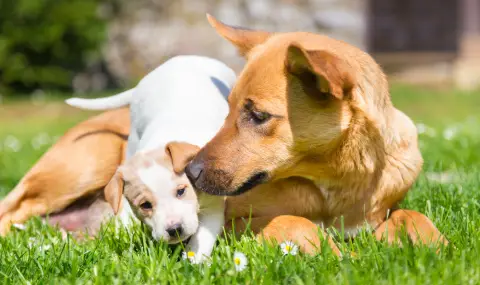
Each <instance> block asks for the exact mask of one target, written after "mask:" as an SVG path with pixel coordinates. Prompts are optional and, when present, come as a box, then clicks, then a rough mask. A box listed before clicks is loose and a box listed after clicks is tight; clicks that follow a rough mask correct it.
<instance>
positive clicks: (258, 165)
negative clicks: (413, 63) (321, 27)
mask: <svg viewBox="0 0 480 285" xmlns="http://www.w3.org/2000/svg"><path fill="white" fill-rule="evenodd" d="M208 18H209V22H210V24H211V25H212V26H213V27H214V28H215V29H216V30H217V32H218V33H219V34H220V35H221V36H223V37H224V38H226V39H227V40H229V41H230V42H231V43H233V44H234V45H235V46H236V47H237V49H238V50H239V52H240V53H241V54H242V55H244V56H245V57H246V58H247V64H246V66H245V68H244V70H243V71H242V73H241V74H240V76H239V78H238V81H237V83H236V86H235V87H234V89H233V90H232V92H231V94H230V96H229V107H230V113H229V115H228V117H227V118H226V121H225V123H224V125H223V128H222V129H221V130H220V131H219V133H218V134H217V135H216V136H215V137H214V138H213V139H212V140H211V141H210V142H209V143H208V144H207V145H206V146H205V147H204V148H203V149H202V150H201V151H200V153H199V154H198V155H197V156H196V158H195V159H194V160H193V161H192V162H191V163H190V165H189V166H188V167H187V169H186V173H187V175H188V177H189V179H190V180H191V181H192V182H193V183H194V185H195V186H196V187H197V188H198V189H201V190H203V191H205V192H208V193H210V194H216V195H238V194H241V193H243V192H245V191H248V190H250V189H251V188H253V187H254V186H256V185H258V184H260V183H263V182H266V181H269V180H272V179H278V178H285V177H291V176H302V177H306V178H311V179H312V180H315V178H316V176H318V175H322V174H321V172H322V171H324V172H329V171H330V170H327V168H325V169H324V170H322V169H321V168H319V167H318V165H322V164H324V165H328V164H329V163H330V160H329V158H330V157H332V156H335V155H336V152H337V151H338V147H339V146H340V145H343V144H345V139H343V138H344V137H345V136H346V135H347V134H346V133H347V132H349V130H350V129H351V125H352V121H353V120H355V118H356V116H355V113H356V112H360V110H362V109H363V110H365V109H372V111H373V112H372V113H374V114H375V111H374V110H373V109H375V110H378V109H379V108H380V109H381V108H382V107H379V106H389V105H390V101H389V97H388V87H387V83H386V80H385V78H384V76H383V73H382V72H381V70H380V68H379V67H378V65H377V64H376V63H375V62H374V61H373V59H371V58H370V56H368V55H367V54H366V53H364V52H362V51H360V50H359V49H357V48H355V47H352V46H350V45H348V44H346V43H343V42H340V41H337V40H333V39H330V38H328V37H325V36H321V35H316V34H312V33H304V32H295V33H268V32H263V31H252V30H244V29H240V28H235V27H231V26H227V25H225V24H223V23H221V22H219V21H217V20H215V19H214V18H213V17H211V16H209V17H208ZM365 81H368V82H367V83H368V84H362V82H365ZM370 86H376V88H378V90H373V89H372V88H371V87H370ZM367 96H368V97H369V98H368V99H367V98H366V97H367ZM382 112H383V110H382ZM357 123H358V122H355V124H357ZM347 147H354V146H347ZM312 165H316V166H317V167H315V168H316V169H312V167H311V166H312ZM330 166H331V167H329V169H331V168H332V167H335V166H333V165H330ZM323 175H327V176H328V175H330V174H329V173H324V174H323Z"/></svg>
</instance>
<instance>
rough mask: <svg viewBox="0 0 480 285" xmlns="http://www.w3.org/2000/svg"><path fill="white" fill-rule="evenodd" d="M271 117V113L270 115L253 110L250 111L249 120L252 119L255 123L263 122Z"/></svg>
mask: <svg viewBox="0 0 480 285" xmlns="http://www.w3.org/2000/svg"><path fill="white" fill-rule="evenodd" d="M271 117H272V115H270V114H269V113H267V112H260V111H255V110H251V111H250V119H251V121H253V122H254V123H255V124H257V125H260V124H263V123H265V122H266V121H268V120H269V119H270V118H271Z"/></svg>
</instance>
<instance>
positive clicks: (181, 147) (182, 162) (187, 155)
mask: <svg viewBox="0 0 480 285" xmlns="http://www.w3.org/2000/svg"><path fill="white" fill-rule="evenodd" d="M199 150H200V148H199V147H198V146H196V145H193V144H189V143H185V142H171V143H168V144H167V146H166V147H165V152H166V153H167V155H168V156H170V159H171V160H172V165H173V171H174V172H175V173H176V174H180V173H183V172H184V171H185V167H186V166H187V164H188V163H189V162H190V161H191V160H192V159H193V158H194V157H195V155H196V154H197V153H198V151H199Z"/></svg>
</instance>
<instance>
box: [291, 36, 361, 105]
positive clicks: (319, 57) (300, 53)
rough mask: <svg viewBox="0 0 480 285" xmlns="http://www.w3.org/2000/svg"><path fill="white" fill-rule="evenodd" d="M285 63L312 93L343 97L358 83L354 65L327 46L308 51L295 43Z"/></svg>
mask: <svg viewBox="0 0 480 285" xmlns="http://www.w3.org/2000/svg"><path fill="white" fill-rule="evenodd" d="M285 67H286V70H287V72H288V73H290V74H292V75H294V76H296V77H297V78H298V79H300V81H301V82H302V84H303V85H304V87H306V88H304V89H305V90H306V91H307V92H308V93H316V94H317V95H318V96H322V97H324V98H325V97H326V96H327V97H328V96H329V95H332V96H333V97H335V98H337V99H343V98H344V95H345V94H346V93H348V92H349V91H350V90H351V89H352V88H353V85H354V83H355V82H354V77H353V72H352V70H351V67H350V66H348V65H347V64H346V63H345V62H344V61H343V60H341V59H340V58H338V57H337V56H335V55H333V54H331V53H329V52H327V51H323V50H314V51H307V50H305V49H303V47H301V46H300V45H299V44H297V43H292V44H290V46H289V47H288V50H287V58H286V60H285Z"/></svg>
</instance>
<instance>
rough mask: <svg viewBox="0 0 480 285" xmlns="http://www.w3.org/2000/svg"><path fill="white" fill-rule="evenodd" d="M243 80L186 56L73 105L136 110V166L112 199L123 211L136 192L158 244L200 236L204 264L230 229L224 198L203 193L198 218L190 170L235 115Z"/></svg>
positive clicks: (111, 192) (194, 246) (130, 164)
mask: <svg viewBox="0 0 480 285" xmlns="http://www.w3.org/2000/svg"><path fill="white" fill-rule="evenodd" d="M235 80H236V76H235V73H234V71H233V70H231V69H230V68H229V67H227V66H226V65H225V64H223V63H222V62H220V61H217V60H214V59H211V58H206V57H200V56H178V57H174V58H172V59H170V60H168V61H167V62H165V63H164V64H162V65H161V66H160V67H158V68H157V69H155V70H154V71H152V72H151V73H149V74H148V75H147V76H145V77H144V78H143V79H142V80H141V81H140V83H139V84H138V85H137V86H136V87H135V88H133V89H131V90H128V91H125V92H123V93H120V94H118V95H116V96H112V97H108V98H99V99H90V100H89V99H80V98H72V99H69V100H67V103H68V104H69V105H72V106H75V107H79V108H84V109H91V110H105V109H111V108H117V107H121V106H125V105H128V104H130V117H131V131H130V135H129V138H128V146H127V160H128V161H127V163H126V164H125V166H122V167H120V168H119V170H118V172H117V174H116V175H115V177H114V178H113V179H112V181H111V182H110V183H109V185H107V187H106V188H105V194H106V198H107V200H108V201H109V202H110V203H111V204H112V207H113V208H114V210H115V211H118V209H119V208H120V204H121V201H122V199H120V197H121V195H122V192H123V190H124V189H125V192H126V193H127V191H128V193H131V194H129V195H125V196H126V197H127V201H128V204H130V206H132V207H133V208H134V212H135V214H136V216H137V217H138V218H140V219H141V220H142V221H143V222H144V223H146V224H147V225H148V226H149V227H151V229H152V234H153V237H154V238H156V239H164V240H167V241H168V242H170V243H175V242H179V241H180V240H184V239H186V238H187V237H189V236H191V235H192V234H193V236H192V238H191V240H190V242H189V249H190V250H191V251H193V252H194V253H195V256H196V260H197V261H200V260H201V259H202V258H203V257H204V256H209V255H210V254H211V251H212V249H213V246H214V243H215V240H216V238H217V235H218V234H219V233H220V231H221V229H222V227H223V224H224V216H223V215H224V198H222V197H213V196H207V195H200V196H199V199H200V200H199V202H198V203H199V204H200V212H199V213H198V219H197V211H198V209H199V207H198V204H197V203H196V198H194V199H191V198H192V196H191V195H190V196H189V195H188V193H189V192H188V191H192V192H193V189H192V188H191V186H190V183H189V182H188V180H187V179H186V177H185V174H184V173H183V169H184V166H185V164H186V163H188V160H189V159H191V158H192V157H193V156H194V154H195V153H196V150H197V148H196V147H191V146H192V145H194V146H199V147H202V146H203V145H205V144H206V143H207V142H208V141H209V140H210V139H211V138H213V136H214V135H215V134H216V133H217V131H218V130H219V129H220V127H221V126H222V124H223V121H224V119H225V117H226V115H227V113H228V105H227V102H226V97H227V96H228V94H229V92H230V89H231V88H232V86H233V84H234V82H235ZM171 142H175V143H171ZM169 143H171V144H169ZM189 146H190V147H189ZM158 150H161V152H160V153H159V152H158ZM134 155H136V156H138V157H141V158H138V157H137V158H134V157H133V156H134ZM139 162H140V163H139ZM139 181H141V182H139ZM139 189H142V190H141V191H140V190H139ZM146 190H148V191H147V192H146ZM185 192H186V193H185ZM132 193H137V194H132ZM139 193H143V194H142V195H140V194H139ZM145 193H151V194H152V195H150V194H145ZM144 194H145V195H144ZM185 197H190V198H189V199H186V198H185ZM147 198H148V199H147ZM124 199H125V198H123V200H124ZM193 200H194V202H192V201H193ZM122 204H123V205H124V206H123V207H121V208H122V212H123V213H125V212H126V211H129V209H128V205H127V203H122Z"/></svg>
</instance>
